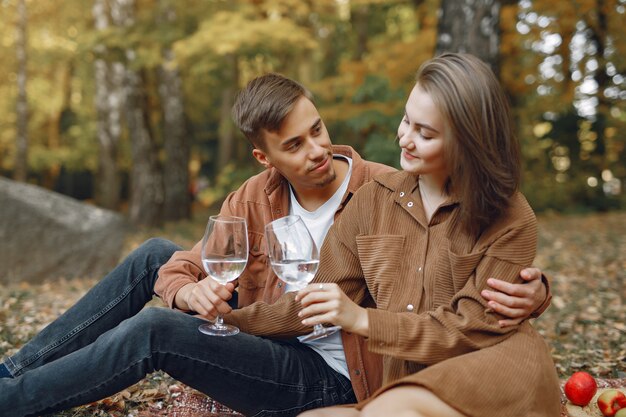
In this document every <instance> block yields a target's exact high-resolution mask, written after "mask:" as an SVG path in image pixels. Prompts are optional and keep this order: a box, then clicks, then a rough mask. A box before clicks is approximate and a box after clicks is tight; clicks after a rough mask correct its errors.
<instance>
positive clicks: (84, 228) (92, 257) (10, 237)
mask: <svg viewBox="0 0 626 417" xmlns="http://www.w3.org/2000/svg"><path fill="white" fill-rule="evenodd" d="M125 231H126V222H125V220H124V218H123V217H122V216H121V215H119V214H117V213H114V212H112V211H109V210H104V209H100V208H97V207H94V206H91V205H88V204H84V203H81V202H80V201H78V200H75V199H72V198H69V197H66V196H63V195H61V194H58V193H54V192H51V191H48V190H45V189H43V188H40V187H37V186H34V185H28V184H23V183H19V182H15V181H11V180H9V179H6V178H1V177H0V282H4V283H8V282H16V281H26V282H31V283H37V282H42V281H44V280H46V279H56V278H74V277H80V278H83V277H84V278H87V277H100V276H102V275H103V274H106V273H107V272H108V271H109V270H110V269H111V268H113V267H114V266H115V265H116V264H117V263H118V262H119V260H120V251H121V250H122V247H123V243H124V237H125Z"/></svg>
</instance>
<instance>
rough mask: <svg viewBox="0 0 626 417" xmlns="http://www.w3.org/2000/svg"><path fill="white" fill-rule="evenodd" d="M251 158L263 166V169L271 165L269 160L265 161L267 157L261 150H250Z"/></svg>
mask: <svg viewBox="0 0 626 417" xmlns="http://www.w3.org/2000/svg"><path fill="white" fill-rule="evenodd" d="M252 156H254V159H256V160H257V161H258V162H259V164H261V165H263V166H264V167H265V168H271V167H272V163H271V162H270V161H269V159H267V155H266V154H265V152H263V151H262V150H260V149H258V148H254V149H253V150H252Z"/></svg>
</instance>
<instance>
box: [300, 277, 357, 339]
mask: <svg viewBox="0 0 626 417" xmlns="http://www.w3.org/2000/svg"><path fill="white" fill-rule="evenodd" d="M296 301H300V302H301V303H302V307H303V309H302V311H300V313H298V316H299V317H301V318H303V319H304V320H302V324H304V325H305V326H314V325H316V324H324V323H331V324H333V325H336V326H341V327H342V328H343V330H345V331H348V332H352V333H356V334H359V335H361V336H365V337H367V336H369V319H368V316H367V310H366V309H364V308H363V307H360V306H359V305H358V304H356V303H355V302H354V301H352V300H351V299H350V298H348V296H347V295H346V294H344V292H343V291H342V290H341V289H340V288H339V286H338V285H337V284H310V285H308V286H307V287H306V288H304V289H302V290H300V291H299V292H298V294H297V295H296Z"/></svg>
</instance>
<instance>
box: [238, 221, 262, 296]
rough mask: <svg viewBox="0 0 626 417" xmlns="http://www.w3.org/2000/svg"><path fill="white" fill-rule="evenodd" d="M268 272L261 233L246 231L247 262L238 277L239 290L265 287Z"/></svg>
mask: <svg viewBox="0 0 626 417" xmlns="http://www.w3.org/2000/svg"><path fill="white" fill-rule="evenodd" d="M269 273H270V267H269V259H268V258H267V254H266V253H265V237H264V236H263V233H258V232H248V263H247V265H246V269H245V271H244V273H243V274H241V276H240V277H239V291H242V290H248V291H250V290H255V289H257V288H263V287H265V283H266V282H267V276H268V274H269Z"/></svg>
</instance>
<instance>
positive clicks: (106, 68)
mask: <svg viewBox="0 0 626 417" xmlns="http://www.w3.org/2000/svg"><path fill="white" fill-rule="evenodd" d="M92 13H93V17H94V25H95V28H96V30H105V29H106V28H107V27H109V25H110V17H109V10H108V8H107V1H106V0H95V1H94V5H93V9H92ZM95 52H96V56H97V58H96V60H95V63H94V67H95V68H94V70H95V81H96V112H97V136H98V146H99V152H98V172H97V175H96V180H95V181H96V202H97V203H98V205H100V206H101V207H105V208H108V209H112V210H115V209H117V208H118V206H119V202H120V189H121V182H120V175H119V168H118V165H117V146H118V143H119V140H120V136H121V133H122V126H121V111H120V109H121V106H122V104H123V101H124V97H123V95H122V94H123V92H122V89H121V82H122V80H123V75H124V66H123V64H121V63H119V62H118V63H109V62H107V60H106V58H104V56H105V54H106V47H105V46H104V45H98V46H96V48H95Z"/></svg>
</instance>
